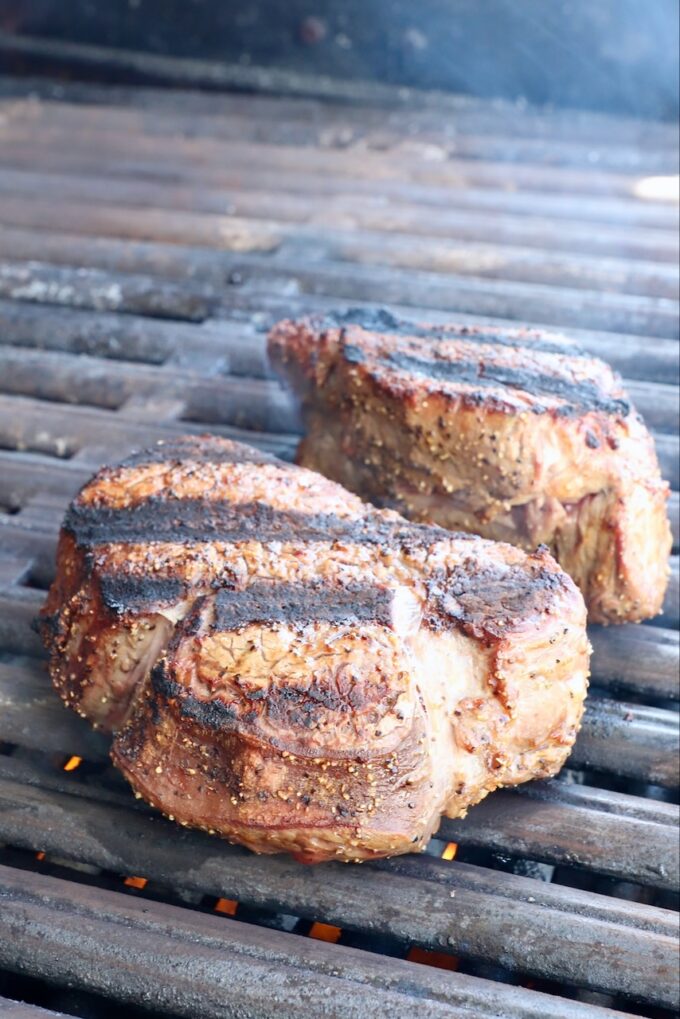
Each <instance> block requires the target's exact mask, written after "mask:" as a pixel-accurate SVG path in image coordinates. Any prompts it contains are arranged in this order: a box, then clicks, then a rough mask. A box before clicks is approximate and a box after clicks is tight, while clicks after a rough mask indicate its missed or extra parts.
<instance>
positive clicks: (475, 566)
mask: <svg viewBox="0 0 680 1019" xmlns="http://www.w3.org/2000/svg"><path fill="white" fill-rule="evenodd" d="M542 550H544V551H547V549H545V546H541V549H539V552H538V554H541V551H542ZM569 585H570V581H569V579H568V578H567V576H566V574H564V573H561V572H560V573H556V572H554V571H553V570H548V569H546V568H545V567H543V566H541V564H540V562H539V563H536V562H534V563H528V564H526V565H522V566H507V567H501V566H496V565H488V566H480V565H479V563H478V562H476V561H475V560H469V561H464V562H462V563H459V564H457V565H456V566H454V567H453V568H452V569H451V570H448V571H446V572H444V571H442V572H441V573H440V574H439V575H438V576H433V577H432V579H431V580H430V581H429V583H428V586H427V607H426V611H425V613H424V619H423V623H424V625H426V626H427V627H428V628H429V629H432V630H434V631H438V630H443V629H445V630H449V629H451V625H452V623H453V624H454V625H456V624H457V625H458V626H460V627H461V628H462V629H463V631H464V632H466V633H469V634H470V635H472V636H475V637H479V636H482V635H484V634H490V635H493V636H495V637H499V636H502V634H503V632H504V631H505V630H506V629H507V625H508V623H509V622H510V621H511V620H512V619H516V618H517V617H519V618H524V619H526V620H530V619H531V617H532V616H533V615H535V614H540V613H542V612H544V611H545V609H546V608H547V607H548V606H549V605H551V604H554V600H555V594H556V592H558V591H567V590H568V587H569Z"/></svg>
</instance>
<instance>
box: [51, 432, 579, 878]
mask: <svg viewBox="0 0 680 1019" xmlns="http://www.w3.org/2000/svg"><path fill="white" fill-rule="evenodd" d="M41 625H42V633H43V638H44V640H45V643H46V645H47V647H48V648H49V650H50V654H51V657H50V670H51V674H52V678H53V681H54V684H55V686H56V688H57V689H58V691H59V693H60V694H61V696H62V698H63V699H64V700H65V702H66V703H67V704H68V705H69V706H70V707H72V708H73V709H74V710H76V711H78V712H79V713H80V714H81V715H84V716H85V717H87V718H89V719H90V720H91V721H92V722H93V723H94V724H95V725H97V726H100V727H101V728H104V729H111V730H114V733H115V734H114V742H113V751H112V755H113V760H114V762H115V763H116V765H117V766H118V767H119V768H120V770H121V771H122V772H123V774H124V775H125V776H126V777H127V778H128V780H129V781H130V783H131V785H132V786H133V788H134V789H135V790H136V792H137V793H138V794H139V795H141V796H143V797H144V798H145V799H146V800H148V802H149V803H151V804H152V805H153V806H155V807H157V808H158V809H160V810H162V811H163V812H164V813H165V814H166V815H168V816H169V817H170V818H171V819H173V820H176V821H178V822H179V823H181V824H183V825H187V826H192V827H198V828H202V829H204V830H207V831H210V832H213V833H218V834H220V835H222V836H224V837H226V838H227V839H229V840H231V841H234V842H239V843H241V844H243V845H245V846H248V847H249V848H251V849H253V850H255V851H257V852H265V853H273V852H279V851H289V852H291V853H292V854H293V855H294V856H295V857H296V858H298V859H300V860H303V861H306V862H318V861H320V860H327V859H341V860H363V859H370V858H373V857H378V856H387V855H393V854H396V853H404V852H409V851H417V850H418V849H420V848H422V847H423V846H424V845H425V843H426V842H427V840H428V838H429V836H430V835H431V833H432V832H433V831H434V830H435V829H436V828H437V826H438V823H439V818H440V815H441V814H442V813H445V814H447V815H449V816H451V817H458V816H461V815H464V814H465V812H466V811H467V808H468V807H469V806H470V805H471V804H474V803H477V802H478V801H479V800H481V799H483V797H485V796H486V795H487V794H488V793H489V792H491V791H492V790H493V789H495V788H497V787H498V786H503V785H513V784H516V783H519V782H524V781H526V780H528V779H531V778H536V777H547V776H550V775H554V774H555V773H556V772H557V771H558V770H559V768H560V767H561V766H562V764H563V763H564V761H565V759H566V757H567V755H568V753H569V751H570V748H571V746H572V744H573V742H574V739H575V736H576V733H577V730H578V727H579V724H580V720H581V715H582V711H583V701H584V698H585V694H586V688H587V676H588V662H589V653H590V649H589V646H588V641H587V638H586V633H585V606H584V603H583V599H582V597H581V595H580V593H579V592H578V590H577V588H576V587H575V585H574V584H573V583H572V581H571V580H570V579H569V577H567V576H566V574H565V573H564V572H563V571H562V570H561V569H560V568H559V566H558V565H557V564H556V562H555V561H554V559H553V558H552V557H551V556H550V554H549V553H548V551H547V550H545V549H539V550H538V551H536V552H535V553H533V554H529V555H528V554H526V553H524V552H522V551H520V550H519V549H517V548H514V547H512V546H510V545H503V544H496V543H493V542H488V541H484V540H482V539H480V538H476V537H472V536H470V535H456V534H451V533H449V532H447V531H444V530H442V529H440V528H438V527H433V526H426V525H419V524H412V523H408V522H407V521H405V520H404V519H403V518H402V517H400V516H398V514H396V513H394V512H391V511H386V510H377V509H375V508H374V507H371V506H368V505H366V504H364V503H362V502H361V501H360V500H359V499H358V498H357V497H356V496H354V495H352V494H350V493H349V492H347V491H345V490H344V489H343V488H341V487H340V486H339V485H337V484H335V483H333V482H331V481H328V480H327V479H325V478H322V477H321V476H319V475H317V474H314V473H312V472H311V471H308V470H304V469H302V468H299V467H295V466H292V465H290V464H285V463H282V462H280V461H278V460H276V459H274V458H273V457H268V456H265V455H263V454H260V453H257V452H256V451H255V450H252V449H250V448H248V447H247V446H241V445H239V444H236V443H232V442H229V441H227V440H222V439H216V438H207V437H206V438H196V437H187V438H182V439H178V440H173V441H172V442H171V443H167V444H160V445H158V446H156V447H155V448H153V449H152V450H148V451H146V452H143V453H140V454H136V455H135V456H133V457H131V458H130V459H128V460H127V461H124V462H123V463H121V464H119V465H116V466H112V467H106V468H104V469H103V470H101V471H100V472H99V473H98V474H97V475H96V476H95V477H94V478H93V480H92V481H91V482H89V483H88V484H87V485H86V486H85V487H84V488H83V490H82V491H81V492H80V494H79V495H78V496H77V498H76V499H75V500H74V502H73V504H72V505H71V507H70V509H69V511H68V513H67V515H66V519H65V521H64V526H63V529H62V533H61V537H60V542H59V547H58V553H57V577H56V580H55V582H54V584H53V586H52V588H51V590H50V592H49V596H48V599H47V603H46V605H45V607H44V609H43V612H42V624H41Z"/></svg>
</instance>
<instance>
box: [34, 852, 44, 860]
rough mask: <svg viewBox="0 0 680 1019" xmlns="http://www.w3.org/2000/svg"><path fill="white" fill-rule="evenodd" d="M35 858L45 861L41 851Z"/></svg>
mask: <svg viewBox="0 0 680 1019" xmlns="http://www.w3.org/2000/svg"><path fill="white" fill-rule="evenodd" d="M35 858H36V860H44V859H45V854H44V853H43V852H42V851H41V852H39V853H36V854H35Z"/></svg>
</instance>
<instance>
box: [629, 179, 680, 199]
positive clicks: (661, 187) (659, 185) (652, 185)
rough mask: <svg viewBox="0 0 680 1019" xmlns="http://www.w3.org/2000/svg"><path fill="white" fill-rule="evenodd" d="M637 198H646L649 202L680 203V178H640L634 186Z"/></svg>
mask: <svg viewBox="0 0 680 1019" xmlns="http://www.w3.org/2000/svg"><path fill="white" fill-rule="evenodd" d="M633 194H634V195H635V196H636V198H645V199H646V200H647V201H648V202H675V203H676V204H677V203H678V202H679V201H680V177H678V176H668V177H640V179H639V180H636V181H635V183H634V184H633Z"/></svg>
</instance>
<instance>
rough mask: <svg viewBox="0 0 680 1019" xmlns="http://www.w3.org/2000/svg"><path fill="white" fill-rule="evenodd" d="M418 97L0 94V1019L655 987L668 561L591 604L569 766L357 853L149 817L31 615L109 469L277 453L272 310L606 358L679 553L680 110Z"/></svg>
mask: <svg viewBox="0 0 680 1019" xmlns="http://www.w3.org/2000/svg"><path fill="white" fill-rule="evenodd" d="M383 99H384V97H383ZM437 102H441V104H442V105H440V106H438V105H437V103H435V102H434V101H433V102H431V103H430V104H429V105H425V106H423V107H422V108H418V109H416V108H403V107H402V108H397V107H396V106H389V104H387V105H384V106H382V107H380V108H378V107H376V106H372V105H370V104H363V105H346V104H345V105H340V104H334V103H332V102H329V101H325V102H320V101H319V102H317V101H314V100H310V99H304V100H303V99H295V98H287V99H283V98H273V97H266V96H257V95H251V96H243V95H231V94H230V95H216V94H201V93H189V92H177V91H173V92H160V91H154V90H150V89H132V88H122V87H116V88H103V87H97V86H85V85H78V84H71V85H66V86H65V85H58V86H57V85H52V84H50V83H49V82H45V81H34V82H27V81H19V80H9V79H6V80H4V81H2V82H0V138H1V141H2V147H1V150H0V223H1V224H2V229H1V230H0V341H1V342H0V507H2V512H0V526H1V527H2V532H0V533H1V538H0V548H1V552H0V705H1V708H2V710H1V712H0V740H1V741H4V742H2V743H1V744H0V751H1V752H0V843H1V844H2V845H1V847H0V897H1V901H2V909H1V910H0V995H1V994H5V995H6V996H7V997H9V998H12V997H16V998H20V997H26V998H30V1000H31V1001H32V1002H33V1004H32V1005H19V1004H12V1003H11V1002H9V1001H8V1002H7V1003H6V1002H5V1000H4V999H0V1013H1V1014H3V1015H5V1014H7V1015H9V1016H16V1017H17V1019H19V1017H21V1019H31V1017H34V1016H35V1017H36V1019H38V1017H39V1016H40V1015H45V1014H47V1013H45V1012H43V1011H42V1009H41V1008H39V1007H38V1006H41V1005H42V1006H48V1007H54V1008H63V1009H64V1011H65V1012H71V1013H72V1014H77V1015H81V1016H93V1015H102V1016H105V1015H106V1016H108V1015H113V1014H117V1013H116V1009H118V1008H119V1007H120V1005H121V1004H125V1006H126V1007H127V1008H129V1009H131V1010H133V1011H131V1013H130V1014H131V1015H132V1014H135V1015H136V1014H137V1011H136V1010H137V1009H143V1010H145V1011H151V1012H154V1013H157V1014H168V1015H178V1016H199V1015H200V1016H206V1017H211V1016H220V1017H222V1016H225V1015H234V1016H239V1017H242V1016H245V1017H253V1019H254V1017H264V1016H272V1015H276V1016H277V1017H287V1016H291V1017H292V1016H299V1015H303V1014H304V1015H321V1014H325V1015H328V1016H329V1017H332V1016H347V1017H349V1016H357V1017H358V1016H361V1017H370V1016H373V1015H376V1016H377V1015H380V1016H381V1017H384V1016H386V1015H389V1016H390V1017H391V1016H395V1017H396V1016H404V1017H406V1016H408V1017H411V1016H413V1015H414V1014H422V1015H427V1016H428V1017H429V1016H433V1017H434V1016H440V1015H441V1016H454V1015H455V1016H466V1015H469V1016H489V1017H491V1016H494V1017H496V1016H500V1017H508V1019H539V1017H540V1019H543V1017H550V1016H554V1017H558V1016H560V1017H566V1016H568V1017H570V1019H581V1017H583V1019H586V1017H588V1019H595V1017H597V1016H601V1017H606V1016H614V1015H617V1014H622V1013H625V1014H628V1015H630V1014H638V1015H646V1016H652V1017H662V1019H663V1017H667V1016H669V1015H670V1014H671V1013H672V1010H673V1009H674V1008H675V1007H676V1006H677V1003H678V991H677V983H676V981H677V935H678V925H677V912H676V908H677V892H678V886H679V883H680V874H679V864H678V808H677V806H676V804H677V787H678V715H677V711H676V707H677V700H678V631H677V627H678V615H679V609H678V558H677V555H675V556H674V558H673V563H672V567H673V578H672V582H671V586H670V590H669V594H668V598H667V600H666V605H665V611H664V615H663V616H662V617H660V618H659V619H658V620H654V621H653V622H652V623H651V624H646V625H643V626H622V627H616V628H610V629H606V630H605V629H601V628H600V629H598V628H593V630H592V633H591V639H592V642H593V645H594V648H595V654H594V658H593V688H592V692H591V695H590V698H589V705H588V713H587V716H586V720H585V724H584V726H583V730H582V732H581V735H580V736H579V739H578V743H577V746H576V748H575V750H574V753H573V755H572V758H571V760H570V767H569V770H568V771H566V772H564V773H563V775H562V776H560V778H559V779H557V780H554V781H552V782H548V783H534V784H532V785H528V786H526V787H522V788H519V789H518V790H516V791H504V792H500V793H497V794H496V795H494V796H493V797H490V798H489V799H488V800H486V801H485V802H484V803H482V804H481V805H480V806H478V807H477V808H475V809H474V810H472V811H471V813H470V816H469V817H468V818H467V819H466V820H465V821H444V822H443V824H442V827H441V829H440V831H439V833H438V835H437V838H436V839H435V840H433V842H432V844H431V846H430V848H429V851H428V854H426V855H424V856H420V857H405V858H399V859H396V860H391V861H384V862H380V863H375V864H371V865H364V866H362V867H361V868H358V867H343V866H340V865H324V866H322V867H318V868H304V867H302V866H300V865H297V864H295V863H293V862H292V861H290V860H288V859H285V858H278V857H276V858H261V857H256V856H254V855H252V854H250V853H247V852H246V851H244V850H241V849H239V848H236V847H230V846H228V845H226V844H224V843H222V842H220V841H218V840H216V839H211V838H209V837H207V836H205V835H202V834H200V833H196V832H190V831H187V830H184V829H181V828H178V827H177V826H174V825H172V824H170V823H169V822H167V821H165V820H163V819H162V818H160V817H159V816H158V815H156V814H154V812H153V811H151V810H149V809H148V808H146V807H145V806H143V805H141V804H140V803H139V802H138V801H136V800H135V799H134V798H133V796H132V795H131V793H130V792H129V791H128V790H127V787H126V786H125V785H124V783H123V782H122V779H120V777H119V776H117V775H116V773H115V772H114V771H113V770H112V768H111V767H110V766H109V764H108V758H107V741H106V740H105V739H104V738H103V737H102V736H101V735H99V734H97V733H95V732H93V731H92V730H91V729H90V728H89V727H88V726H87V725H85V724H84V723H83V722H81V720H80V719H78V718H77V717H76V716H74V715H71V714H70V713H68V712H67V711H65V710H64V709H63V708H62V706H61V704H60V702H59V700H58V698H57V697H56V695H55V694H54V693H53V692H52V690H51V687H50V684H49V681H48V679H47V676H46V672H45V667H44V661H43V656H42V650H41V648H40V645H39V642H38V639H37V637H36V635H35V634H34V632H33V631H32V630H31V628H30V622H31V620H32V618H33V617H34V615H35V613H36V611H37V609H38V607H39V606H40V604H41V602H42V600H43V598H44V591H45V589H46V587H47V586H48V584H49V583H50V580H51V577H52V572H53V559H54V548H55V540H56V535H57V531H58V527H59V523H60V518H61V514H62V513H63V510H64V506H65V504H66V502H67V500H68V498H69V497H70V496H71V495H72V494H73V492H74V491H75V490H76V489H77V488H78V486H79V485H80V484H82V483H83V482H84V481H85V480H86V479H87V477H88V476H89V475H90V474H91V472H92V471H93V470H94V469H96V467H97V466H99V464H101V462H103V461H104V460H106V459H110V458H111V457H112V456H114V455H117V454H120V453H124V452H126V451H128V450H129V449H130V448H131V447H133V446H139V445H140V444H144V445H146V444H148V443H149V442H151V441H153V440H155V439H157V438H163V437H165V436H169V435H172V434H177V433H179V432H187V431H189V432H202V431H206V430H211V431H214V432H217V433H219V434H222V435H227V436H230V437H234V438H238V439H242V440H244V441H247V442H251V443H253V444H255V445H257V446H260V447H262V448H265V449H268V450H270V451H273V452H275V453H277V454H279V455H281V456H284V457H287V458H290V457H291V456H292V454H293V451H294V448H295V444H296V434H297V431H298V425H297V421H296V417H295V414H294V413H293V411H292V409H291V406H290V404H289V402H288V400H287V398H286V396H285V394H283V392H282V391H281V389H280V388H279V387H278V386H277V384H275V383H274V382H273V381H272V379H271V378H270V377H269V373H268V369H267V365H266V359H265V354H264V347H265V333H266V328H267V326H268V324H269V323H270V322H271V321H272V320H274V319H275V318H277V317H279V316H282V315H289V314H296V313H299V312H303V311H308V310H310V309H324V308H329V307H333V306H337V305H338V304H343V303H351V304H354V305H356V304H380V305H382V306H384V305H387V306H389V307H390V308H392V309H393V310H396V311H398V312H399V313H401V314H404V315H406V316H407V317H417V316H421V317H426V318H428V319H433V318H434V319H437V318H440V317H441V318H445V317H447V316H450V315H452V314H455V316H456V318H457V319H458V320H463V321H467V322H470V323H481V322H486V323H490V324H492V325H494V326H496V327H497V328H498V329H499V330H500V329H503V328H504V327H506V326H507V325H508V324H510V323H513V322H517V321H521V322H524V321H529V322H530V323H531V324H533V325H536V326H538V327H549V326H559V327H560V328H564V329H566V330H567V331H568V332H569V334H570V335H573V336H574V337H576V338H577V339H578V340H579V342H580V343H581V345H582V346H585V347H586V348H587V349H589V350H591V351H592V352H593V353H595V354H598V355H600V356H602V357H604V358H606V359H607V360H609V361H610V362H611V363H612V364H613V365H615V367H617V368H618V369H619V370H620V371H621V373H622V374H623V375H624V377H625V378H626V384H627V387H628V389H629V391H630V393H631V395H632V396H633V398H634V400H635V401H636V404H637V406H638V408H639V409H640V410H641V411H642V413H643V414H644V415H645V418H646V419H647V421H648V423H649V425H650V427H651V428H652V429H653V430H654V432H655V435H656V440H657V446H658V450H659V455H660V458H661V461H662V464H663V468H664V472H665V474H666V476H667V477H669V479H670V480H671V484H672V487H673V489H674V494H673V496H672V500H671V513H672V518H673V527H674V535H675V542H676V546H677V543H678V495H677V489H678V487H679V486H678V482H679V478H678V419H677V418H678V409H677V397H678V390H677V384H678V367H679V365H678V344H677V339H678V318H677V315H678V303H677V298H678V277H677V267H676V262H677V252H678V237H677V207H675V206H673V205H669V204H665V203H664V202H662V201H649V200H646V199H645V198H644V197H642V196H643V195H644V194H645V193H646V192H648V190H649V179H650V178H654V177H658V176H659V175H664V174H671V173H673V172H675V168H676V166H677V155H676V145H677V139H676V136H675V134H674V132H673V131H672V129H671V128H666V127H663V126H659V125H651V124H642V123H635V122H627V121H609V120H605V119H603V118H601V117H597V116H595V115H589V114H582V115H581V114H579V115H576V114H574V115H572V114H569V115H567V114H554V115H548V114H545V113H541V112H536V111H531V110H518V109H515V108H512V107H507V106H499V105H497V104H489V103H476V102H474V101H470V100H466V101H464V102H462V101H457V100H449V101H444V100H441V101H439V100H438V101H437ZM641 182H647V183H646V184H644V186H643V184H642V183H641ZM676 550H677V549H676ZM421 963H427V964H428V965H422V964H421ZM50 989H51V990H50ZM616 1010H619V1011H616ZM140 1014H141V1013H140Z"/></svg>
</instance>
